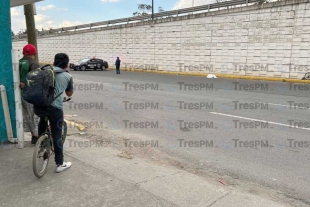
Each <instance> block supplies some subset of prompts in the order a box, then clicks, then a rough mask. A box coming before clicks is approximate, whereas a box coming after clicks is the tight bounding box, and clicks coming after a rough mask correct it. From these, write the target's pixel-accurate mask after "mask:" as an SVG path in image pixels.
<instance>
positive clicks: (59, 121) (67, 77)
mask: <svg viewBox="0 0 310 207" xmlns="http://www.w3.org/2000/svg"><path fill="white" fill-rule="evenodd" d="M68 66H69V57H68V55H67V54H65V53H58V54H56V55H55V59H54V64H53V68H54V70H65V71H67V72H64V73H58V74H56V73H55V97H56V96H57V95H59V94H62V95H60V96H59V97H58V98H57V99H56V100H55V101H54V102H53V103H52V104H51V106H49V107H41V106H40V107H37V106H35V108H34V110H35V113H36V114H37V115H38V116H39V117H40V122H39V127H38V131H39V135H42V133H44V132H45V129H46V128H47V123H46V121H45V118H44V117H48V120H49V122H50V126H51V134H52V138H53V144H54V152H55V162H56V165H57V167H56V173H59V172H62V171H64V170H66V169H68V168H69V167H71V165H72V163H71V162H64V156H63V143H62V137H61V136H62V126H63V122H64V113H63V93H64V92H65V94H66V95H67V96H68V97H71V96H72V94H73V79H72V76H71V74H70V73H69V72H68V70H67V68H68Z"/></svg>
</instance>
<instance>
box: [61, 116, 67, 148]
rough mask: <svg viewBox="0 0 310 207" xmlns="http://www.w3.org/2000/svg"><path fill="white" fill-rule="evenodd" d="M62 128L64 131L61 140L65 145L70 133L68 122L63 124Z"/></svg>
mask: <svg viewBox="0 0 310 207" xmlns="http://www.w3.org/2000/svg"><path fill="white" fill-rule="evenodd" d="M62 127H63V129H62V134H61V138H62V144H64V143H65V141H66V137H67V131H68V126H67V122H66V121H64V122H63V124H62Z"/></svg>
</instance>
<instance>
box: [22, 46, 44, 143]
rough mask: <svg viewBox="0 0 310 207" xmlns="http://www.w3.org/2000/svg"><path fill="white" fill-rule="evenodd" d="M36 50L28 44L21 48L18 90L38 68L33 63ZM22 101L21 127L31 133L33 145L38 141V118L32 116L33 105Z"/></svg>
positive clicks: (34, 62)
mask: <svg viewBox="0 0 310 207" xmlns="http://www.w3.org/2000/svg"><path fill="white" fill-rule="evenodd" d="M36 53H37V50H36V47H35V46H34V45H32V44H28V45H26V46H25V47H24V48H23V55H24V57H23V58H22V59H20V60H19V72H20V84H19V86H20V88H21V89H23V88H24V87H25V83H26V76H27V74H28V73H29V72H30V71H31V70H35V69H37V68H39V67H40V66H39V64H38V63H37V62H36V61H35V56H36ZM21 101H22V111H23V123H24V124H23V127H24V132H31V136H32V138H31V143H32V144H35V143H36V142H37V140H38V130H37V125H38V117H36V116H35V114H34V109H33V105H32V104H30V103H28V102H26V101H25V100H24V99H22V100H21Z"/></svg>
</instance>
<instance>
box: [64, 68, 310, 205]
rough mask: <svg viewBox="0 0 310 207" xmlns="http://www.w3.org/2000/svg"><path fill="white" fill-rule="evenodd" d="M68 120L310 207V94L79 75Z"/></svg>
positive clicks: (223, 83) (149, 76) (190, 80)
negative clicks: (136, 140)
mask: <svg viewBox="0 0 310 207" xmlns="http://www.w3.org/2000/svg"><path fill="white" fill-rule="evenodd" d="M71 74H72V75H73V77H74V84H75V93H74V96H73V97H74V98H73V101H71V102H70V103H66V104H65V110H66V111H65V114H67V115H77V117H76V120H78V121H82V122H83V123H84V125H92V128H93V129H94V130H95V131H96V133H97V134H100V133H102V134H103V133H105V131H109V132H113V133H115V134H122V136H123V137H128V138H133V137H134V138H135V139H139V140H140V141H142V142H134V143H132V144H134V145H136V146H138V145H139V146H141V143H142V144H143V143H144V144H147V145H148V144H149V143H152V144H153V146H150V145H149V146H148V147H155V148H158V150H160V151H161V152H163V153H165V154H168V155H169V156H171V157H175V158H178V159H180V160H182V162H184V163H188V164H191V165H193V166H197V168H199V169H200V170H201V169H202V170H206V171H210V170H212V171H213V172H216V173H219V174H225V175H229V176H231V177H233V178H237V179H240V180H243V181H244V182H254V183H259V184H262V185H264V186H268V187H272V188H274V189H278V190H279V191H281V192H283V193H285V194H286V195H289V196H292V197H294V198H296V199H300V200H302V201H304V202H306V203H308V204H310V196H309V195H310V178H309V175H310V145H309V141H310V139H309V133H310V120H309V114H310V98H309V96H310V93H309V92H310V87H309V85H304V84H291V83H280V82H264V81H247V80H234V79H207V78H206V77H190V76H177V75H163V74H154V73H140V72H123V71H122V72H121V74H120V75H116V74H115V71H86V72H83V71H72V72H71Z"/></svg>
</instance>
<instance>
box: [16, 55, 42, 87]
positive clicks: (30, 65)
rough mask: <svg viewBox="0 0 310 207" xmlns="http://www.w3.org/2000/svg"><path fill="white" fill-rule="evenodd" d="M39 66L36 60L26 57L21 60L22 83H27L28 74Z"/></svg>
mask: <svg viewBox="0 0 310 207" xmlns="http://www.w3.org/2000/svg"><path fill="white" fill-rule="evenodd" d="M39 67H40V66H39V64H38V63H36V62H35V60H34V59H32V58H30V57H26V56H24V57H23V58H22V59H20V60H19V74H20V82H23V83H26V76H27V74H28V73H29V72H30V71H31V70H34V69H37V68H39Z"/></svg>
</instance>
